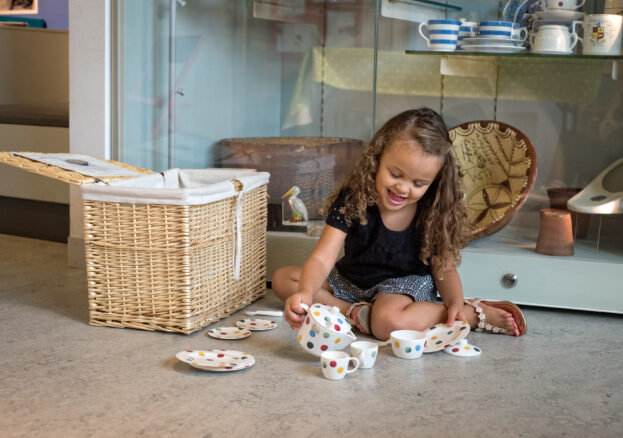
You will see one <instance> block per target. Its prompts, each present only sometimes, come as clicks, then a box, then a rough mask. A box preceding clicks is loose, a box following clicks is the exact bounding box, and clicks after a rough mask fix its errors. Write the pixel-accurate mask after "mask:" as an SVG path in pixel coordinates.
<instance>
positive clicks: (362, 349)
mask: <svg viewBox="0 0 623 438" xmlns="http://www.w3.org/2000/svg"><path fill="white" fill-rule="evenodd" d="M378 353H379V344H377V343H376V342H370V341H355V342H353V343H352V344H350V354H351V355H352V356H354V357H356V358H357V359H358V360H359V368H372V367H373V366H374V362H375V361H376V356H377V355H378Z"/></svg>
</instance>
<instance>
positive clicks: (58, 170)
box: [0, 152, 154, 185]
mask: <svg viewBox="0 0 623 438" xmlns="http://www.w3.org/2000/svg"><path fill="white" fill-rule="evenodd" d="M0 163H4V164H8V165H10V166H14V167H18V168H20V169H23V170H26V171H28V172H33V173H36V174H38V175H42V176H45V177H48V178H54V179H58V180H60V181H63V182H66V183H69V184H76V185H83V184H93V183H95V182H99V181H103V182H111V181H117V180H121V179H128V178H136V177H137V176H141V175H144V174H152V173H154V172H152V171H151V170H147V169H141V168H140V167H134V166H131V165H129V164H125V163H120V162H118V161H112V160H103V159H99V158H93V157H89V156H85V155H79V154H65V153H58V154H44V153H34V152H0ZM82 167H84V170H83V171H82V172H80V171H78V170H82ZM74 169H78V170H74Z"/></svg>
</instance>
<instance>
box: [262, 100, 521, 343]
mask: <svg viewBox="0 0 623 438" xmlns="http://www.w3.org/2000/svg"><path fill="white" fill-rule="evenodd" d="M451 147H452V144H451V142H450V138H449V135H448V129H447V127H446V126H445V124H444V122H443V120H442V118H441V117H440V116H439V114H437V113H436V112H435V111H433V110H431V109H429V108H420V109H416V110H409V111H404V112H402V113H400V114H398V115H397V116H395V117H393V118H392V119H390V120H389V121H387V122H386V123H385V124H384V125H383V126H382V127H381V129H380V130H379V131H378V132H377V133H376V134H375V135H374V137H373V138H372V140H371V141H370V144H369V147H368V149H367V150H366V152H365V153H364V155H363V156H362V158H361V160H360V161H359V163H358V164H357V165H356V167H355V168H354V169H353V172H352V173H351V175H350V176H349V177H348V178H347V180H346V181H345V182H344V184H343V185H342V187H340V188H339V189H338V190H337V191H336V193H334V194H333V195H332V196H331V197H330V198H329V200H328V203H327V205H329V208H328V216H327V219H326V226H325V227H324V230H323V232H322V234H321V236H320V239H319V240H318V243H317V245H316V247H315V248H314V250H313V252H312V254H311V255H310V257H309V259H308V260H307V261H306V262H305V265H304V266H303V267H300V266H286V267H284V268H281V269H279V270H277V271H276V272H275V274H274V276H273V278H272V289H273V291H274V293H275V294H276V295H277V296H278V297H279V298H280V299H282V300H284V301H285V312H284V314H285V318H286V321H287V322H288V323H289V324H290V326H291V327H292V328H293V329H298V328H300V326H301V325H302V322H303V316H304V314H305V310H304V309H303V308H302V307H301V306H300V304H301V303H305V304H307V305H311V304H312V303H322V304H327V305H334V306H337V307H338V308H339V309H340V311H341V312H342V313H343V314H345V315H346V317H347V318H348V319H349V321H350V322H351V324H353V325H355V326H356V327H357V328H358V329H359V330H360V331H361V332H362V333H364V334H372V335H374V336H375V337H376V338H378V339H382V340H385V339H388V338H389V335H390V333H391V332H392V331H393V330H401V329H411V330H420V331H422V330H426V329H427V328H429V327H430V326H432V325H434V324H438V323H442V322H446V323H448V324H449V325H452V324H453V322H454V321H455V320H465V321H468V322H469V324H470V326H471V327H472V328H474V329H476V330H479V329H485V330H489V331H493V332H496V333H505V334H509V335H514V336H519V335H522V334H524V333H525V332H526V324H525V320H524V318H523V315H522V313H521V311H520V309H519V308H518V307H517V306H516V305H515V304H512V303H510V302H507V301H503V302H487V301H481V300H464V299H463V290H462V286H461V280H460V278H459V274H458V272H457V269H456V267H457V266H458V264H459V263H460V260H461V258H460V255H459V250H461V249H462V248H463V247H465V246H466V245H467V243H468V235H467V216H466V213H465V209H464V207H463V204H462V202H461V199H462V196H463V193H462V191H461V184H460V177H459V173H458V169H457V166H456V163H455V160H454V157H453V156H452V154H451V153H450V149H451ZM342 247H344V256H343V257H342V258H341V259H340V260H339V261H337V263H336V260H337V258H338V255H339V253H340V250H341V249H342ZM437 292H439V295H440V296H441V299H442V300H443V304H442V303H439V302H437V300H436V296H437Z"/></svg>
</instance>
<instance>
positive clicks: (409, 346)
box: [390, 330, 427, 359]
mask: <svg viewBox="0 0 623 438" xmlns="http://www.w3.org/2000/svg"><path fill="white" fill-rule="evenodd" d="M426 338H427V335H426V333H424V332H419V331H417V330H396V331H393V332H391V333H390V340H391V345H392V351H393V352H394V355H396V356H397V357H400V358H402V359H417V358H418V357H421V356H422V353H424V347H426Z"/></svg>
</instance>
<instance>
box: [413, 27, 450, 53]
mask: <svg viewBox="0 0 623 438" xmlns="http://www.w3.org/2000/svg"><path fill="white" fill-rule="evenodd" d="M460 26H461V22H460V21H458V20H428V22H426V23H420V27H419V29H418V30H419V32H420V35H422V38H424V39H425V40H426V45H427V46H428V48H429V49H431V50H435V51H439V52H452V51H454V50H456V42H457V40H458V37H459V27H460ZM425 27H426V28H428V37H427V36H426V35H424V32H423V31H422V29H424V28H425Z"/></svg>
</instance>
